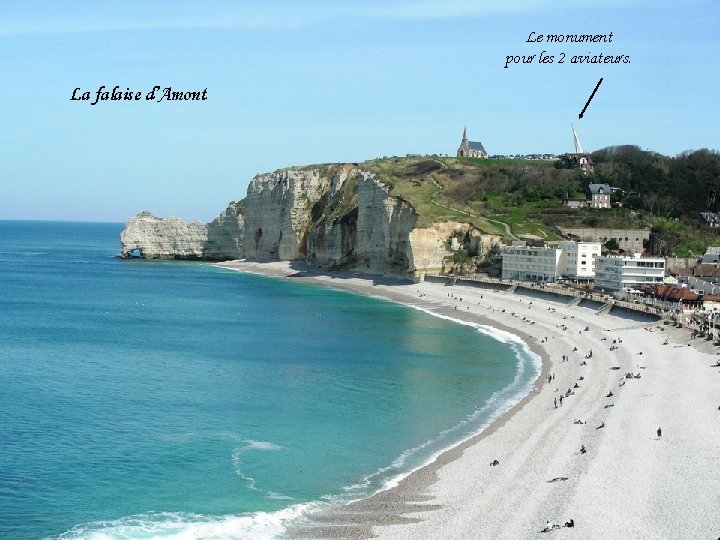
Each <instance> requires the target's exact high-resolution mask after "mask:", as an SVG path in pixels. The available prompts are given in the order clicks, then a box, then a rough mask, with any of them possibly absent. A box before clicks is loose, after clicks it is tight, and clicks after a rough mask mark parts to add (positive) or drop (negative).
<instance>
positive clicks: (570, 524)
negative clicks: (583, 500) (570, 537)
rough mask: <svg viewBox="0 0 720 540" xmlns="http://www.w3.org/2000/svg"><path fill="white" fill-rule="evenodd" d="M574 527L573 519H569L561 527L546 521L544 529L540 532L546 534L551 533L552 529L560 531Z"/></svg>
mask: <svg viewBox="0 0 720 540" xmlns="http://www.w3.org/2000/svg"><path fill="white" fill-rule="evenodd" d="M574 526H575V520H574V519H570V521H566V522H565V525H562V526H560V525H558V524H553V523H551V522H550V521H547V522H546V523H545V528H544V529H543V530H541V531H540V532H544V533H546V532H550V531H552V530H553V529H561V528H562V527H574Z"/></svg>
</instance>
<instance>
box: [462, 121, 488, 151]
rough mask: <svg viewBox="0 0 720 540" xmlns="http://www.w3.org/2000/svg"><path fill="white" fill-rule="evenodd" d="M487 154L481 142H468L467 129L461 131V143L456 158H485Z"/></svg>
mask: <svg viewBox="0 0 720 540" xmlns="http://www.w3.org/2000/svg"><path fill="white" fill-rule="evenodd" d="M487 156H488V155H487V152H486V151H485V147H484V146H483V145H482V143H481V142H475V141H468V138H467V127H466V128H465V129H463V136H462V141H460V148H458V151H457V157H479V158H486V157H487Z"/></svg>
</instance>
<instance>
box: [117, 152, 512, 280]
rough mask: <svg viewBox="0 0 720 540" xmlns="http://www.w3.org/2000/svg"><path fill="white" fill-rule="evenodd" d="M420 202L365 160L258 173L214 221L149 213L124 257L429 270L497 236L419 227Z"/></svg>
mask: <svg viewBox="0 0 720 540" xmlns="http://www.w3.org/2000/svg"><path fill="white" fill-rule="evenodd" d="M417 220H418V216H417V213H416V211H415V208H414V207H413V206H412V205H411V204H410V203H408V202H407V201H405V200H403V199H401V198H399V197H396V196H393V195H391V194H390V188H389V187H388V186H387V185H385V184H384V183H382V182H380V181H379V180H378V179H377V178H375V176H374V175H372V174H371V173H368V172H367V171H363V170H361V169H360V168H358V167H357V166H355V165H328V166H321V167H313V168H306V169H298V168H291V169H283V170H280V171H276V172H274V173H270V174H263V175H258V176H256V177H255V178H253V180H252V181H251V182H250V185H249V186H248V190H247V196H246V198H245V199H244V200H243V201H242V202H240V203H232V204H231V205H230V206H229V207H228V208H227V209H226V210H225V211H223V212H222V213H221V214H220V215H219V216H218V217H217V218H216V219H215V220H213V221H212V222H211V223H208V224H202V223H199V222H197V221H196V222H193V223H185V222H184V221H182V220H181V219H179V218H173V217H170V218H164V219H160V218H157V217H155V216H153V215H152V214H150V213H149V212H141V213H140V214H138V215H137V216H136V217H134V218H133V219H131V220H130V221H129V222H128V224H127V227H126V228H125V230H124V231H123V232H122V234H121V243H122V250H121V256H122V257H130V256H133V254H134V253H137V254H138V255H140V256H141V257H144V258H149V259H158V258H161V259H208V260H227V259H235V258H249V259H257V260H297V259H303V260H306V261H307V262H309V263H311V264H315V265H318V266H321V267H324V268H329V269H345V270H353V271H358V272H363V273H368V274H386V275H394V276H405V277H407V276H410V275H414V276H420V275H421V274H423V273H426V272H438V271H440V270H442V269H443V264H444V262H445V260H446V258H447V256H448V255H450V254H451V253H452V251H453V250H458V249H464V250H465V251H467V252H468V253H469V254H470V255H473V256H475V255H483V254H484V253H486V252H487V251H488V250H489V249H490V247H491V246H492V244H493V243H496V242H499V237H497V236H492V237H490V236H487V235H483V234H481V232H480V231H479V230H478V229H476V228H475V227H473V226H472V225H469V224H467V223H459V222H443V223H434V224H432V226H430V227H426V228H422V229H418V228H416V223H417Z"/></svg>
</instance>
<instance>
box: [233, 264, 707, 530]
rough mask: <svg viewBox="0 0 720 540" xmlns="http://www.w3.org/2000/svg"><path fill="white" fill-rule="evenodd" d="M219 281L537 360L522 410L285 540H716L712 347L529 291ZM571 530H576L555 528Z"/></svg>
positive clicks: (278, 271) (325, 277)
mask: <svg viewBox="0 0 720 540" xmlns="http://www.w3.org/2000/svg"><path fill="white" fill-rule="evenodd" d="M220 266H223V267H227V268H232V269H235V270H240V271H246V272H254V273H260V274H264V275H271V276H277V277H287V278H290V279H297V280H306V281H308V282H312V283H316V284H320V285H325V286H330V287H334V288H339V289H346V290H350V291H353V292H356V293H360V294H370V295H374V296H378V297H382V298H386V299H388V300H392V301H395V302H400V303H403V304H406V305H409V306H413V307H416V308H420V309H423V310H426V311H428V312H431V313H434V314H437V315H441V316H446V317H450V318H454V319H457V320H460V321H467V322H471V323H474V324H480V325H488V326H492V327H495V328H498V329H501V330H506V331H508V332H511V333H513V334H515V335H517V336H519V337H521V338H522V339H523V340H524V341H525V342H526V343H527V344H528V346H529V347H530V348H531V350H533V351H534V352H536V353H537V354H538V355H540V357H541V358H542V370H541V373H540V376H539V377H538V379H537V381H536V383H535V386H534V388H533V390H532V391H531V392H530V394H529V395H528V396H526V397H525V398H524V399H523V400H522V401H521V402H519V403H518V404H516V405H515V406H513V407H512V409H511V410H509V411H506V412H505V413H504V414H503V415H502V416H501V417H500V418H498V419H497V420H496V421H495V422H493V423H492V424H491V425H490V426H489V427H488V428H486V429H485V430H484V431H483V432H482V433H480V434H479V435H477V436H475V437H473V438H472V439H470V440H468V441H466V442H464V443H462V444H461V445H459V446H457V447H455V448H452V449H450V450H448V451H446V452H444V453H443V454H441V455H440V456H439V457H438V458H437V459H436V460H435V461H434V462H433V463H430V464H428V465H427V466H425V467H423V468H421V469H419V470H417V471H415V472H413V473H412V474H410V475H409V476H407V477H406V478H404V479H403V480H402V481H401V482H400V483H399V484H398V485H397V486H395V487H392V488H390V489H388V490H385V491H382V492H380V493H378V494H376V495H374V496H373V497H370V498H368V499H363V500H360V501H356V502H353V503H350V504H349V505H347V506H345V507H343V508H340V509H336V510H333V511H330V512H325V513H321V514H316V515H312V516H308V522H307V524H305V525H302V526H298V527H295V528H294V529H292V530H290V531H289V534H290V536H292V537H329V538H369V537H379V538H408V539H409V538H413V539H415V538H529V537H534V536H536V535H538V534H539V535H541V536H542V535H543V534H550V535H553V536H561V537H566V538H570V537H575V538H648V539H650V538H717V537H718V536H720V512H718V511H717V510H718V509H717V502H718V499H717V493H720V471H719V470H718V464H717V460H718V457H719V456H720V452H719V451H718V449H717V441H718V440H720V409H719V407H720V367H717V366H716V365H715V364H716V361H717V360H718V359H719V358H720V356H718V352H719V351H718V350H719V349H720V347H716V346H714V345H713V344H712V342H707V341H705V340H701V339H697V340H690V333H689V331H688V330H687V329H686V328H674V327H673V326H672V325H664V324H663V323H662V322H661V321H657V320H650V319H649V318H648V317H645V316H643V314H641V313H635V312H629V311H624V310H615V311H613V312H611V313H602V314H598V313H597V311H598V310H597V306H594V305H584V304H583V303H580V304H578V305H569V304H568V298H566V297H554V296H552V295H548V294H544V293H543V292H542V291H540V290H537V291H534V290H521V289H518V290H516V291H515V292H513V293H508V292H506V291H501V290H495V289H493V288H492V286H485V287H476V286H467V285H453V286H448V285H446V284H444V283H441V282H422V283H408V282H403V281H400V280H395V279H392V278H383V277H379V276H378V277H372V276H361V275H354V274H348V273H324V272H322V271H321V270H318V269H315V268H313V267H309V266H307V265H304V264H302V263H297V262H292V263H288V262H269V263H257V262H245V261H232V262H228V263H221V264H220ZM666 341H667V343H666ZM561 396H562V400H561ZM581 450H584V451H581ZM495 461H497V465H494V466H493V465H491V463H493V462H495ZM570 520H572V521H573V523H574V527H564V526H563V525H564V524H565V523H568V522H570ZM548 522H550V525H551V526H550V527H549V532H547V533H542V532H541V531H542V530H543V529H544V528H545V527H546V526H547V524H548Z"/></svg>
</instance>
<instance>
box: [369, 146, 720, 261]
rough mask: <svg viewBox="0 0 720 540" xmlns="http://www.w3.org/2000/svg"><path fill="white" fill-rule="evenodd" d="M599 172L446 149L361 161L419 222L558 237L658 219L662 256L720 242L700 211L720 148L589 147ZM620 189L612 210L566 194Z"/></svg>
mask: <svg viewBox="0 0 720 540" xmlns="http://www.w3.org/2000/svg"><path fill="white" fill-rule="evenodd" d="M592 158H593V161H594V162H595V172H594V173H593V174H589V175H583V174H582V173H581V172H580V171H579V170H577V169H568V168H564V165H563V164H562V163H561V162H557V163H556V162H549V161H540V160H514V159H505V160H496V159H474V158H448V157H407V158H382V159H376V160H371V161H367V162H365V163H362V164H359V165H360V166H361V168H363V169H366V170H368V171H370V172H373V173H375V174H376V175H377V177H378V178H379V179H380V180H382V181H383V182H385V183H386V184H387V185H388V186H390V187H391V193H392V194H393V195H395V196H397V197H401V198H403V199H405V200H407V201H408V202H410V203H411V204H413V206H415V208H416V209H417V211H418V213H419V215H420V218H419V223H418V225H419V226H426V225H429V224H430V223H432V222H433V221H438V220H443V219H453V220H458V221H466V222H470V223H473V224H474V225H475V226H477V227H478V228H479V229H481V230H483V231H485V232H487V233H495V234H502V235H504V236H506V237H508V238H511V237H520V238H539V239H546V240H554V239H557V238H559V233H558V230H557V227H558V226H565V227H579V226H584V227H611V228H652V229H653V231H654V232H655V233H656V235H657V236H658V238H659V242H658V244H657V245H658V246H661V247H660V248H659V249H661V250H662V251H664V253H663V254H664V255H671V254H676V255H678V256H688V255H697V254H698V253H701V252H702V251H703V250H704V247H706V246H707V245H712V244H719V243H720V238H718V237H717V235H716V234H715V233H714V232H708V231H706V230H701V229H699V228H698V224H697V216H698V213H699V212H701V211H718V210H720V157H719V155H718V153H717V152H715V151H709V150H698V151H695V152H686V153H683V154H681V155H679V156H676V157H674V158H670V157H667V156H662V155H660V154H657V153H654V152H647V151H643V150H641V149H639V148H638V147H636V146H615V147H609V148H604V149H602V150H599V151H597V152H594V153H593V154H592ZM590 182H593V183H607V184H609V185H610V186H612V187H613V188H619V189H620V190H621V191H619V192H617V193H614V194H613V202H614V203H616V202H617V203H620V204H621V205H622V207H615V208H612V209H606V210H591V209H571V208H566V207H563V206H562V199H563V198H564V197H568V196H569V197H571V198H584V196H585V189H586V186H587V184H588V183H590Z"/></svg>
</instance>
